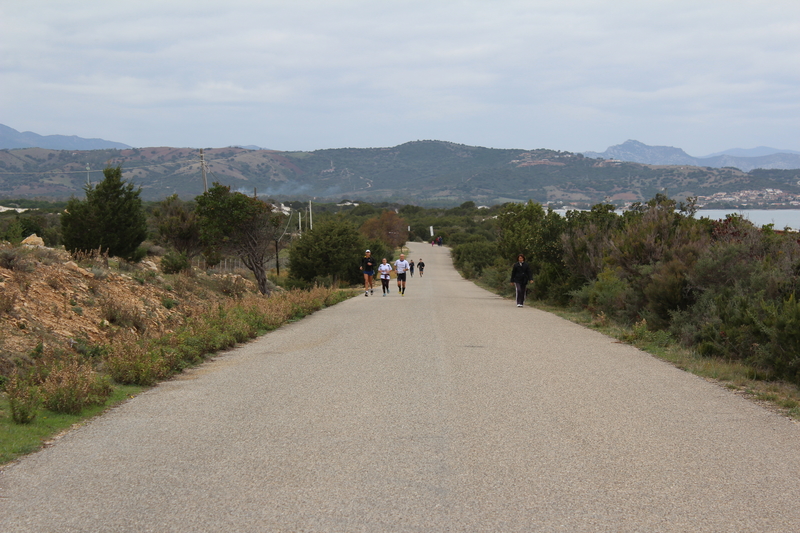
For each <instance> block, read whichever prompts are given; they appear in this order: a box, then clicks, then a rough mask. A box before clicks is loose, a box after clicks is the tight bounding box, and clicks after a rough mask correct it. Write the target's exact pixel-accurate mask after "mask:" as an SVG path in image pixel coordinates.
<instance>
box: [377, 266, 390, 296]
mask: <svg viewBox="0 0 800 533" xmlns="http://www.w3.org/2000/svg"><path fill="white" fill-rule="evenodd" d="M378 272H380V274H381V286H382V287H383V295H384V296H386V295H387V294H389V293H390V292H391V291H390V290H389V279H390V277H391V276H390V274H391V272H392V265H390V264H389V263H387V262H386V258H385V257H384V258H383V260H382V261H381V264H380V265H378Z"/></svg>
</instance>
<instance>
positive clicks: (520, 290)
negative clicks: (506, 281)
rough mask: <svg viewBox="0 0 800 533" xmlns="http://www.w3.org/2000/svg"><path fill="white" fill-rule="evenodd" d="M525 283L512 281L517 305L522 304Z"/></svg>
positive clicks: (523, 301)
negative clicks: (515, 291) (515, 290)
mask: <svg viewBox="0 0 800 533" xmlns="http://www.w3.org/2000/svg"><path fill="white" fill-rule="evenodd" d="M527 285H528V284H527V283H517V282H514V287H516V288H517V305H523V304H524V303H525V288H526V287H527Z"/></svg>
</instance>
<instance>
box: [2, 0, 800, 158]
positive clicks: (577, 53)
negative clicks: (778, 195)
mask: <svg viewBox="0 0 800 533" xmlns="http://www.w3.org/2000/svg"><path fill="white" fill-rule="evenodd" d="M0 18H2V19H3V20H4V32H3V33H2V36H0V83H1V84H2V86H3V87H4V90H3V92H2V94H0V105H2V106H3V109H4V110H7V111H6V113H5V114H4V117H3V119H2V120H3V122H4V123H6V124H8V125H9V126H11V127H14V128H17V129H30V130H34V131H37V132H38V133H42V134H52V133H65V134H70V133H76V134H79V135H83V136H87V137H104V138H108V139H111V140H118V141H121V142H126V143H128V144H136V145H150V144H166V145H177V146H226V145H229V144H236V143H243V144H257V145H262V146H270V147H274V148H279V149H313V148H325V147H337V146H388V145H392V144H398V143H401V142H405V141H408V140H414V139H418V138H441V139H444V140H452V141H455V142H464V143H466V144H483V145H487V146H495V147H534V146H536V147H551V148H556V149H569V150H584V149H596V150H600V151H601V150H603V149H605V148H606V147H607V146H608V145H611V144H617V143H619V142H622V141H624V140H626V139H628V138H639V137H641V139H640V140H643V141H646V137H650V138H658V139H664V138H667V139H668V141H666V142H664V141H660V142H661V143H662V144H669V145H676V146H682V147H684V148H685V149H687V151H689V152H690V153H691V152H694V153H708V152H712V151H716V150H721V149H725V148H729V147H730V146H733V145H736V146H748V145H752V146H755V145H776V144H777V145H782V146H784V147H793V148H795V149H800V137H798V133H797V132H796V127H795V128H792V127H791V124H792V123H794V124H796V123H797V122H798V120H799V119H800V116H799V115H800V110H798V104H797V98H796V95H795V94H793V93H795V92H796V87H798V86H800V83H798V82H800V79H798V78H800V73H798V72H797V69H795V68H793V65H796V64H797V63H798V59H800V44H799V43H798V40H797V38H796V35H798V33H800V4H798V3H797V2H796V1H794V0H792V1H786V0H775V1H773V2H769V3H766V4H764V3H743V2H734V3H732V2H730V1H727V0H726V1H721V0H709V1H706V2H699V3H698V2H695V1H685V0H679V1H669V2H667V1H664V0H659V1H655V2H647V3H642V2H634V1H619V2H607V1H597V0H595V1H591V0H583V1H578V0H567V1H559V2H556V1H535V2H530V1H513V0H501V1H498V2H492V3H488V2H482V1H446V0H443V1H437V2H430V1H426V2H423V1H417V0H410V1H407V2H374V1H372V2H367V1H361V0H354V1H344V2H341V1H337V2H330V1H306V0H295V1H294V2H283V1H267V2H249V1H236V0H233V1H229V2H225V3H215V2H207V1H192V2H189V1H171V2H163V1H162V2H155V1H150V0H145V1H140V2H135V3H117V2H112V3H109V2H100V1H96V0H84V1H82V2H79V3H77V4H74V5H66V4H63V3H56V2H50V1H45V0H29V1H28V2H24V3H9V4H8V5H6V6H3V7H0ZM742 124H747V125H748V128H747V131H735V130H736V129H737V128H738V127H740V125H742Z"/></svg>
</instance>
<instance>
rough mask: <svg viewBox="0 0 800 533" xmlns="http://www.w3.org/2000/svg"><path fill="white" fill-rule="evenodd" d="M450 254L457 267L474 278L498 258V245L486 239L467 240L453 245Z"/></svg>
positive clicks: (467, 275) (468, 276)
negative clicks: (478, 240)
mask: <svg viewBox="0 0 800 533" xmlns="http://www.w3.org/2000/svg"><path fill="white" fill-rule="evenodd" d="M450 254H451V255H452V257H453V264H454V265H455V267H456V268H458V269H459V270H461V271H463V272H464V275H465V276H466V277H467V278H474V277H479V276H480V275H481V274H482V273H483V270H484V269H485V268H488V267H490V266H492V265H493V264H494V261H495V259H496V258H497V246H496V245H495V244H494V243H491V242H486V241H483V242H466V243H464V244H459V245H456V246H453V248H452V249H451V252H450ZM510 270H511V267H509V271H510Z"/></svg>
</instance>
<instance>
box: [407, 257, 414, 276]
mask: <svg viewBox="0 0 800 533" xmlns="http://www.w3.org/2000/svg"><path fill="white" fill-rule="evenodd" d="M408 271H409V272H411V277H412V278H413V277H414V260H413V259H412V260H411V261H409V262H408Z"/></svg>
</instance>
